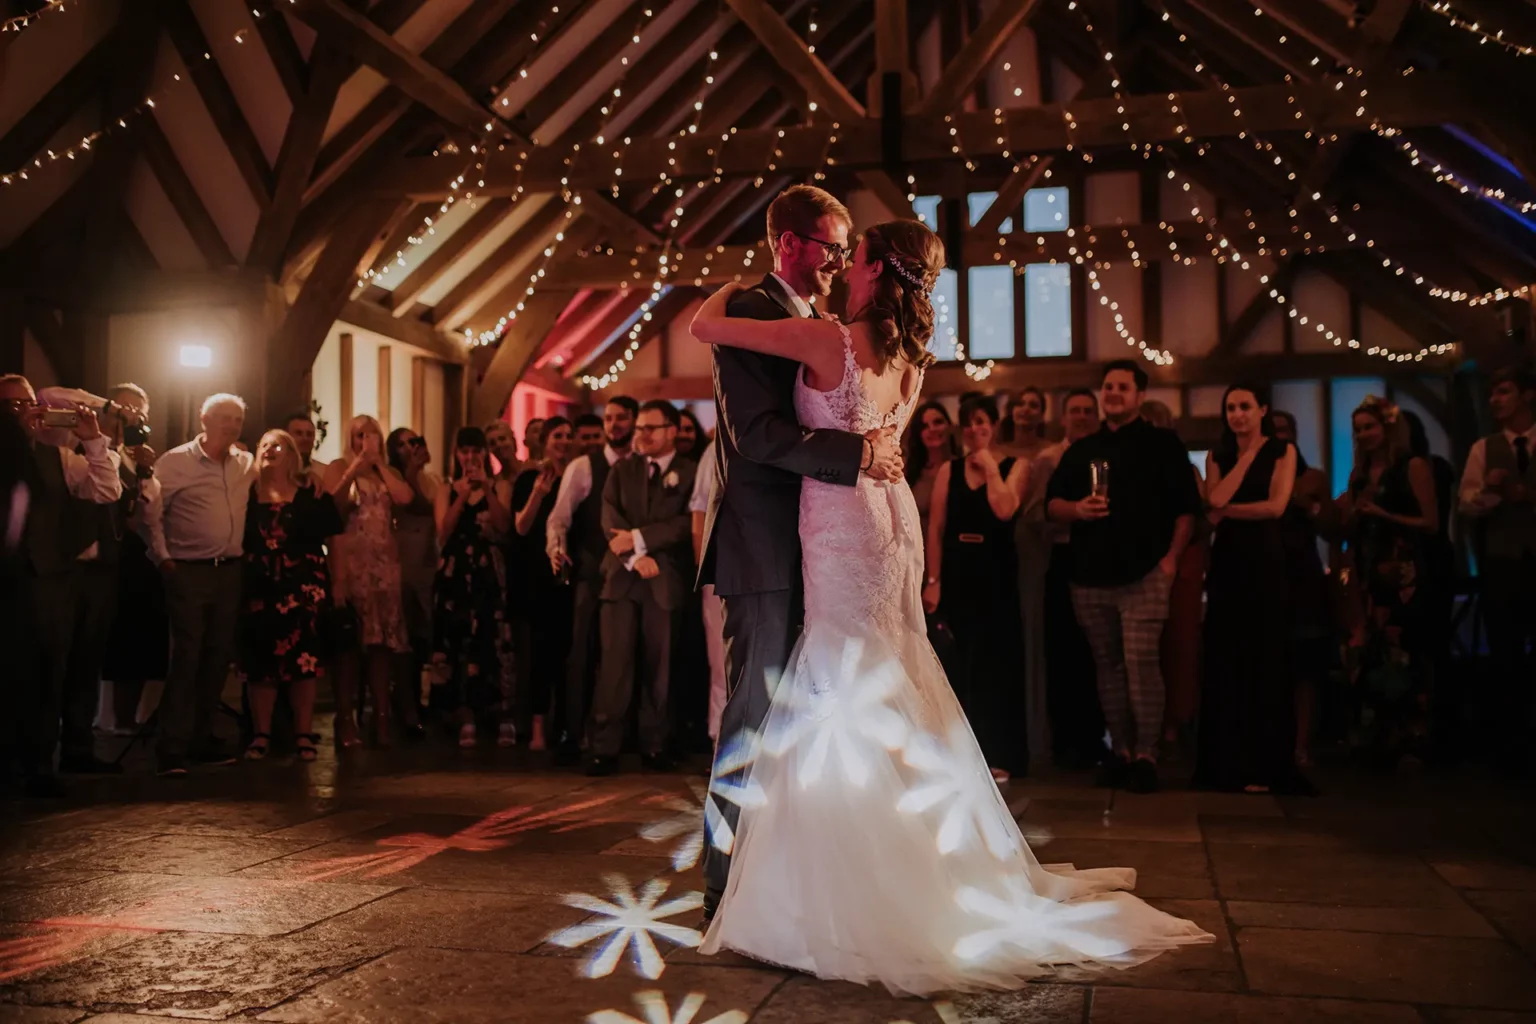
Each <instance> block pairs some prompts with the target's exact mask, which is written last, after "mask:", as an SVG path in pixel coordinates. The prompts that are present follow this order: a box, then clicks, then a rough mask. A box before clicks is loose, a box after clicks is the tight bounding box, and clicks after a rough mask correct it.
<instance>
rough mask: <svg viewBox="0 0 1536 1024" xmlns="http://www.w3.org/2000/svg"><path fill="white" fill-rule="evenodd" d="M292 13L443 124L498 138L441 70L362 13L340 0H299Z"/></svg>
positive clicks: (498, 130)
mask: <svg viewBox="0 0 1536 1024" xmlns="http://www.w3.org/2000/svg"><path fill="white" fill-rule="evenodd" d="M291 10H292V11H293V13H294V14H295V15H296V16H297V17H299V18H301V19H303V20H304V21H305V22H306V23H307V24H308V25H310V27H312V28H314V29H315V30H316V31H317V32H320V33H322V34H325V35H330V36H334V37H335V41H336V42H337V44H338V45H343V46H345V47H347V49H348V50H349V51H350V52H351V53H352V55H353V57H355V58H356V59H358V60H359V61H361V62H362V63H364V64H367V65H368V66H369V67H371V68H373V69H374V70H375V71H377V72H379V74H381V75H383V76H384V77H385V78H387V79H389V81H390V82H391V83H393V84H394V85H395V87H396V88H398V89H399V90H400V91H401V92H403V93H405V94H406V95H407V96H409V97H411V99H413V100H415V101H416V102H418V103H420V104H422V105H423V106H425V107H427V109H429V110H431V111H432V112H433V113H435V114H437V115H438V116H439V117H441V118H442V119H443V120H445V121H447V122H448V123H449V124H452V125H457V126H458V127H460V128H463V129H464V130H465V131H468V132H473V133H475V134H476V135H481V134H486V133H494V134H497V135H504V134H505V131H504V126H503V125H501V123H500V118H498V117H497V116H496V115H495V114H493V113H492V112H491V111H490V110H489V109H487V108H486V106H485V105H484V104H482V103H480V102H479V101H478V100H476V99H475V98H474V97H473V96H471V95H470V94H469V92H468V91H467V90H466V89H465V88H464V87H463V86H462V85H460V84H459V83H458V82H456V81H454V79H453V78H452V77H450V76H449V75H448V74H447V73H446V72H444V71H443V70H442V69H441V68H439V67H437V66H436V65H434V64H432V63H430V62H429V61H427V60H426V59H424V58H423V57H421V56H420V55H418V54H415V53H412V52H411V51H410V50H408V49H406V48H405V47H404V46H403V45H401V43H400V42H399V41H398V40H397V39H395V37H394V36H392V35H390V34H389V33H388V32H385V31H384V29H383V28H381V27H380V26H379V25H378V24H376V23H375V22H373V21H371V20H370V19H369V18H368V16H367V15H366V14H364V13H363V12H362V11H359V10H357V9H355V8H353V7H350V6H348V5H347V4H346V3H344V2H343V0H303V2H302V3H297V4H294V5H293V6H292V8H291Z"/></svg>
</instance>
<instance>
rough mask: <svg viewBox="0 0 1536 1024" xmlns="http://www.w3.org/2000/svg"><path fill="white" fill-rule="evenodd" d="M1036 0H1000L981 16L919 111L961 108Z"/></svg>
mask: <svg viewBox="0 0 1536 1024" xmlns="http://www.w3.org/2000/svg"><path fill="white" fill-rule="evenodd" d="M1038 5H1039V0H1001V2H999V3H998V4H997V5H996V6H995V7H993V8H992V10H991V12H989V13H988V14H987V16H986V17H985V18H983V19H982V21H981V23H980V24H979V25H977V26H976V30H975V31H974V32H972V33H971V35H970V38H968V39H967V40H966V41H965V45H964V46H962V47H961V48H960V52H959V53H957V54H955V57H954V59H953V60H951V61H950V62H949V63H948V64H947V65H945V67H944V73H943V74H941V75H940V76H939V80H938V81H937V82H935V83H934V85H933V88H932V89H930V90H929V91H928V95H927V96H925V97H924V98H923V103H922V106H921V107H920V108H919V110H920V112H921V113H923V114H925V115H928V116H933V115H935V114H938V115H942V114H948V113H950V112H951V111H954V110H957V109H959V108H960V106H961V104H962V103H963V102H964V101H965V97H966V96H968V95H970V92H971V90H972V89H974V88H976V83H977V82H979V81H980V80H981V77H982V76H983V75H985V74H986V73H987V69H988V68H989V67H991V66H992V62H993V61H994V60H996V59H997V55H998V53H1000V52H1001V51H1002V48H1003V47H1004V46H1005V45H1006V44H1007V42H1008V40H1009V39H1011V38H1012V37H1013V34H1014V33H1015V32H1017V31H1018V30H1019V29H1020V28H1022V27H1023V26H1024V24H1025V23H1026V22H1028V21H1029V16H1030V15H1031V14H1033V13H1034V11H1035V8H1036V7H1037V6H1038Z"/></svg>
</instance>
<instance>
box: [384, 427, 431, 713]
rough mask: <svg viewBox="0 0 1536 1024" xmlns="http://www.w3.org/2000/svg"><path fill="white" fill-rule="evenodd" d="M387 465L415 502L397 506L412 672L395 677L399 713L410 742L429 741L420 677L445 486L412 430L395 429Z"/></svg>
mask: <svg viewBox="0 0 1536 1024" xmlns="http://www.w3.org/2000/svg"><path fill="white" fill-rule="evenodd" d="M384 447H385V449H386V450H387V451H388V453H389V465H390V468H392V469H393V470H394V471H395V472H396V473H399V474H400V478H401V479H402V480H404V481H405V482H406V483H407V484H408V485H410V488H411V491H412V494H413V496H412V498H411V500H410V501H409V502H407V503H406V504H404V505H397V506H395V543H396V545H397V546H398V547H399V549H400V586H401V599H402V603H403V604H404V607H405V629H406V633H407V634H408V635H409V636H410V639H411V658H410V666H409V669H408V670H406V671H402V672H401V673H399V675H398V676H397V677H396V678H397V680H398V685H397V686H396V688H395V704H396V710H398V711H399V712H400V725H401V728H402V730H403V731H404V732H405V735H406V736H407V737H408V738H410V739H420V738H422V737H423V736H425V735H426V731H425V730H424V729H423V728H422V726H421V698H422V686H421V677H422V671H423V669H425V668H426V667H427V666H428V665H429V664H431V661H432V588H433V586H434V585H435V584H436V582H437V518H436V512H435V506H434V505H433V498H434V497H436V495H437V489H438V488H439V487H441V486H442V481H441V480H439V479H438V478H437V475H436V474H435V473H433V472H432V471H431V470H430V469H428V468H427V466H428V465H429V464H430V463H431V462H432V453H431V452H430V451H429V450H428V449H427V440H426V438H424V437H422V436H421V435H420V434H418V433H416V432H415V431H414V430H411V429H410V428H408V427H396V428H395V429H394V430H392V431H390V432H389V437H388V438H387V439H386V440H385V443H384Z"/></svg>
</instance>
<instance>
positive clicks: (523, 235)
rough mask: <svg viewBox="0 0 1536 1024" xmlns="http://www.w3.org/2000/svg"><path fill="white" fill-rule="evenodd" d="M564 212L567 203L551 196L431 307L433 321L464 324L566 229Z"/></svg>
mask: <svg viewBox="0 0 1536 1024" xmlns="http://www.w3.org/2000/svg"><path fill="white" fill-rule="evenodd" d="M524 201H526V200H524ZM565 214H566V206H565V203H563V202H561V201H560V199H559V198H557V197H552V198H550V199H549V200H548V201H547V202H546V203H545V204H544V205H543V206H542V207H540V208H539V209H538V210H536V211H535V212H534V213H533V215H532V216H530V217H529V218H528V222H527V223H526V224H524V225H523V226H522V227H521V228H519V229H518V230H517V231H516V232H514V233H513V235H512V237H511V238H508V239H507V240H506V241H505V242H503V243H501V245H500V246H498V247H497V249H496V251H495V252H493V253H492V254H491V255H490V256H488V257H486V259H484V260H483V261H481V263H480V264H479V265H478V266H477V267H475V269H473V270H471V271H470V272H469V273H468V274H467V275H465V277H464V279H463V280H461V281H460V282H459V283H458V284H456V285H454V286H453V288H452V290H450V291H449V292H448V294H447V295H445V296H443V298H442V299H441V301H439V302H438V303H437V305H435V306H433V307H432V314H431V317H432V322H433V323H435V324H437V325H438V326H440V327H446V328H451V329H457V328H459V327H460V326H462V325H463V324H464V322H465V321H466V320H468V319H469V318H470V317H472V316H474V315H475V313H477V312H479V310H480V309H481V307H483V306H485V305H486V304H487V303H488V302H490V301H491V300H492V299H493V298H494V297H495V296H496V294H497V293H498V292H500V291H501V290H502V289H503V288H505V287H506V286H508V285H509V284H510V283H511V281H512V279H513V278H514V277H517V276H518V275H520V274H521V273H522V271H523V270H524V269H526V265H527V263H528V261H529V260H530V259H531V258H532V256H533V254H534V253H537V252H538V251H539V250H541V249H544V248H545V247H547V246H548V245H549V244H550V242H551V241H552V240H553V239H554V237H555V234H556V233H557V232H560V231H563V230H565V228H566V227H567V226H568V225H569V224H570V222H571V219H572V218H567V217H566V216H565Z"/></svg>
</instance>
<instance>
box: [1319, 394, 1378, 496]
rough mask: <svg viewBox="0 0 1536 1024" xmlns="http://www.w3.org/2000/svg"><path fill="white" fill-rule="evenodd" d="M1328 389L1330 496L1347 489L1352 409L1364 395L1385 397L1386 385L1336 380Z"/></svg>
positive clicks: (1352, 443) (1351, 453) (1351, 457)
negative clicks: (1331, 416)
mask: <svg viewBox="0 0 1536 1024" xmlns="http://www.w3.org/2000/svg"><path fill="white" fill-rule="evenodd" d="M1328 387H1329V390H1330V395H1329V398H1330V400H1331V402H1330V404H1331V405H1332V407H1333V424H1332V430H1331V431H1330V437H1329V445H1328V449H1329V451H1330V452H1332V453H1333V466H1332V469H1333V493H1334V494H1336V495H1338V494H1343V493H1344V491H1345V490H1346V489H1347V488H1348V487H1349V472H1350V470H1351V469H1353V468H1354V465H1355V439H1354V422H1353V421H1354V412H1355V407H1356V406H1358V405H1359V404H1360V403H1361V402H1363V401H1364V400H1365V397H1366V396H1367V395H1385V394H1386V393H1387V385H1386V382H1385V381H1383V380H1381V379H1379V378H1376V377H1337V378H1335V379H1333V380H1331V381H1329V382H1328Z"/></svg>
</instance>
